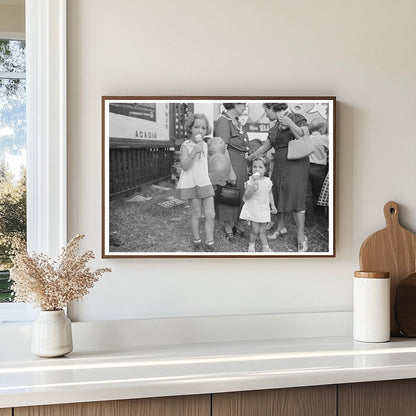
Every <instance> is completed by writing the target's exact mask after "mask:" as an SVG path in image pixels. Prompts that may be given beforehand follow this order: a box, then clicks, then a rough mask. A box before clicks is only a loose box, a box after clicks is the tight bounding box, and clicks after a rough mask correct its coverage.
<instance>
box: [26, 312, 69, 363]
mask: <svg viewBox="0 0 416 416" xmlns="http://www.w3.org/2000/svg"><path fill="white" fill-rule="evenodd" d="M31 351H32V353H33V354H35V355H38V356H39V357H47V358H52V357H62V356H63V355H65V354H69V353H70V352H71V351H72V328H71V321H70V319H69V318H68V317H67V316H66V315H65V312H64V311H63V310H62V309H60V310H57V311H40V312H39V317H38V318H37V320H36V321H35V323H34V325H33V333H32V345H31Z"/></svg>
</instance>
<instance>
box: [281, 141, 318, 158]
mask: <svg viewBox="0 0 416 416" xmlns="http://www.w3.org/2000/svg"><path fill="white" fill-rule="evenodd" d="M312 153H313V146H312V140H311V138H310V136H309V135H304V136H302V137H299V139H295V140H291V141H290V142H289V143H288V145H287V158H288V160H296V159H303V158H304V157H306V156H309V155H310V154H312Z"/></svg>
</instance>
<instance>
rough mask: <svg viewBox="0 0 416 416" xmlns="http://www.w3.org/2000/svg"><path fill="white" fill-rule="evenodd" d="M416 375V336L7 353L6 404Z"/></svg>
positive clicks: (2, 376) (2, 392) (2, 380)
mask: <svg viewBox="0 0 416 416" xmlns="http://www.w3.org/2000/svg"><path fill="white" fill-rule="evenodd" d="M414 377H416V339H406V338H393V339H392V340H391V342H387V343H380V344H365V343H360V342H354V341H353V340H352V339H351V338H350V337H328V338H306V339H286V340H282V339H279V340H264V341H261V340H257V341H234V342H211V343H195V344H186V345H164V346H148V345H145V346H139V347H137V348H133V347H129V348H128V349H114V350H111V351H110V350H109V351H105V350H102V351H97V350H94V351H88V350H85V351H75V352H73V353H71V354H69V355H68V356H67V357H63V358H55V359H42V358H37V357H35V356H33V355H31V354H30V352H22V351H20V352H19V351H18V352H15V353H13V352H10V351H9V352H6V353H0V408H2V407H19V406H28V405H40V404H56V403H70V402H86V401H99V400H115V399H132V398H143V397H157V396H170V395H187V394H204V393H218V392H230V391H242V390H258V389H273V388H282V387H297V386H308V385H323V384H339V383H351V382H363V381H376V380H391V379H403V378H414Z"/></svg>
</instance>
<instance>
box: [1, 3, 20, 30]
mask: <svg viewBox="0 0 416 416" xmlns="http://www.w3.org/2000/svg"><path fill="white" fill-rule="evenodd" d="M17 3H21V4H20V5H12V4H1V3H0V32H21V33H23V32H24V31H25V6H24V4H23V2H16V4H17Z"/></svg>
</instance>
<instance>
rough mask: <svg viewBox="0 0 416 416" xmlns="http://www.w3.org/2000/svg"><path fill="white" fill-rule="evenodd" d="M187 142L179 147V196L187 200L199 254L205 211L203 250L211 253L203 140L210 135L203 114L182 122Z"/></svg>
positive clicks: (210, 192)
mask: <svg viewBox="0 0 416 416" xmlns="http://www.w3.org/2000/svg"><path fill="white" fill-rule="evenodd" d="M185 128H186V129H187V132H188V137H190V139H188V140H186V141H185V142H184V143H183V144H182V146H181V166H182V171H181V176H180V178H179V182H178V186H177V189H178V196H179V198H180V199H185V200H188V201H189V205H190V206H191V211H192V218H191V229H192V234H193V237H194V251H202V249H203V247H202V241H201V238H200V234H199V221H200V218H201V214H202V209H203V210H204V216H205V251H214V219H215V210H214V189H213V187H212V185H211V181H210V179H209V176H208V146H207V144H206V143H205V142H204V140H203V137H205V136H206V135H208V134H210V133H211V128H210V126H209V122H208V119H207V117H206V116H205V114H192V115H190V116H189V117H188V118H187V120H186V121H185Z"/></svg>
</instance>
